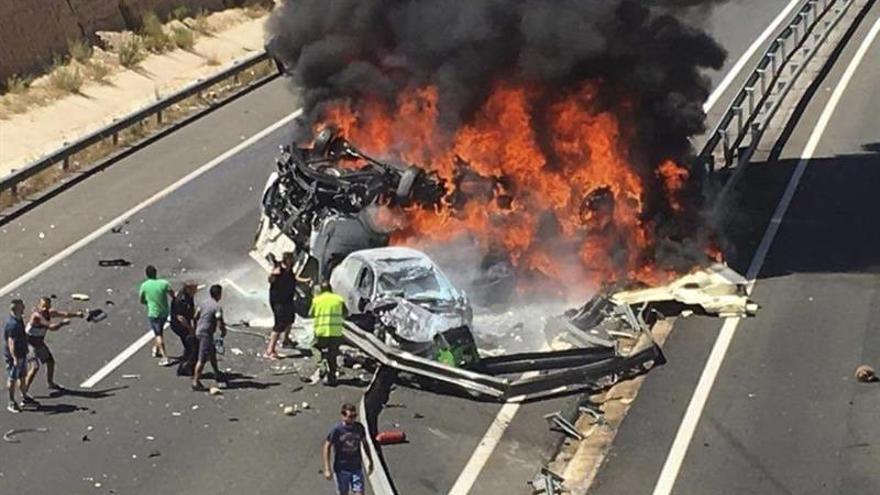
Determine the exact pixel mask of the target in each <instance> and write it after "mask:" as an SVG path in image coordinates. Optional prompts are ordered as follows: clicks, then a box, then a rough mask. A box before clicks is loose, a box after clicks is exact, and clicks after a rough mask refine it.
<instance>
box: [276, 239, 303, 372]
mask: <svg viewBox="0 0 880 495" xmlns="http://www.w3.org/2000/svg"><path fill="white" fill-rule="evenodd" d="M293 261H294V258H293V253H292V252H289V251H288V252H286V253H284V254H283V255H282V257H281V263H278V264H276V265H275V267H274V268H273V269H272V272H271V273H270V274H269V305H270V306H271V307H272V315H273V316H274V317H275V322H274V324H273V326H272V333H271V334H270V335H269V345H268V346H267V347H266V357H267V358H269V359H278V358H279V357H281V356H279V355H278V351H277V350H276V347H277V345H278V338H279V337H280V336H282V335H283V336H284V340H283V343H282V346H284V347H290V348H295V347H296V341H294V340H291V338H290V327H291V326H292V325H293V321H294V319H295V318H296V313H295V311H294V305H293V298H294V297H295V296H296V283H297V281H299V282H308V280H303V279H300V278H299V277H297V276H296V275H295V274H294V273H293Z"/></svg>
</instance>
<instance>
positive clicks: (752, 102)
mask: <svg viewBox="0 0 880 495" xmlns="http://www.w3.org/2000/svg"><path fill="white" fill-rule="evenodd" d="M745 91H746V95H747V96H748V97H749V115H751V114H753V113H755V88H754V87H753V86H746V87H745Z"/></svg>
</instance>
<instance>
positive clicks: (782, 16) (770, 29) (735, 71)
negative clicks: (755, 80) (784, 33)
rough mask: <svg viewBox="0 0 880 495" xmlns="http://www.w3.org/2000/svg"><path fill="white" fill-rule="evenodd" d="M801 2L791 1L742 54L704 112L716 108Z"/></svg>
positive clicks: (799, 0) (707, 102)
mask: <svg viewBox="0 0 880 495" xmlns="http://www.w3.org/2000/svg"><path fill="white" fill-rule="evenodd" d="M801 1H802V0H791V2H789V3H788V5H786V6H785V8H784V9H782V12H780V13H779V15H778V16H776V19H773V22H771V23H770V25H769V26H767V29H765V30H764V32H763V33H761V35H760V36H758V38H757V39H756V40H755V41H754V42H753V43H752V44H751V46H749V48H748V49H747V50H746V51H745V53H743V54H742V56H741V57H740V58H739V60H737V61H736V64H734V66H733V67H732V68H731V69H730V71H728V72H727V75H726V76H724V79H722V80H721V82H720V83H718V86H717V87H716V88H715V90H714V91H712V94H710V95H709V98H708V99H707V100H706V102H705V103H703V111H704V112H706V113H708V112H709V110H711V109H712V107H714V106H715V103H716V102H717V101H718V98H721V95H723V94H724V92H725V91H727V87H728V86H730V84H731V83H732V82H733V80H734V79H736V76H737V75H739V73H740V71H742V69H743V67H744V66H745V65H746V64H747V63H748V62H749V60H751V58H752V56H753V55H755V52H756V51H758V48H761V46H762V45H763V44H764V43H765V42H766V41H767V38H769V37H770V36H771V35H772V34H773V33H775V32H776V29H778V28H779V25H780V24H782V21H784V20H786V19H787V18H788V16H789V14H791V11H792V10H794V8H795V7H796V6H797V5H798V4H799V3H801Z"/></svg>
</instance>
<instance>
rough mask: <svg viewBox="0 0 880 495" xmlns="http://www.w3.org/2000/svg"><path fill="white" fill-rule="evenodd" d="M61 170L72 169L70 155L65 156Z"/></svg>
mask: <svg viewBox="0 0 880 495" xmlns="http://www.w3.org/2000/svg"><path fill="white" fill-rule="evenodd" d="M61 170H63V171H65V172H67V171H68V170H70V155H67V156H65V157H64V161H63V162H61Z"/></svg>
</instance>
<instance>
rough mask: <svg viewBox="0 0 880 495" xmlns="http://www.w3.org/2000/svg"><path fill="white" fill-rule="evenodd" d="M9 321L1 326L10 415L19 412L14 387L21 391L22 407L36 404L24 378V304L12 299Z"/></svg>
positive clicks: (25, 344) (26, 347) (19, 300)
mask: <svg viewBox="0 0 880 495" xmlns="http://www.w3.org/2000/svg"><path fill="white" fill-rule="evenodd" d="M9 309H10V313H11V314H10V315H9V319H7V320H6V324H5V325H4V326H3V360H4V361H5V363H6V388H7V389H8V390H9V404H8V405H7V406H6V409H7V410H8V411H9V412H11V413H17V412H19V411H20V410H21V408H20V407H19V405H18V403H16V402H15V389H16V387H18V388H19V390H21V397H22V405H30V404H36V401H34V400H33V399H31V398H30V396H29V395H28V394H27V384H26V383H25V381H24V377H25V375H26V374H27V353H28V343H27V334H26V333H25V329H24V318H23V316H22V315H23V314H24V302H22V300H21V299H13V300H12V304H10V308H9Z"/></svg>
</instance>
